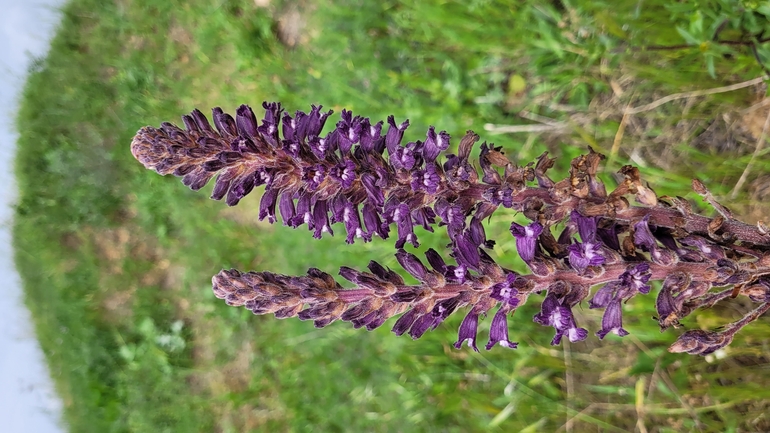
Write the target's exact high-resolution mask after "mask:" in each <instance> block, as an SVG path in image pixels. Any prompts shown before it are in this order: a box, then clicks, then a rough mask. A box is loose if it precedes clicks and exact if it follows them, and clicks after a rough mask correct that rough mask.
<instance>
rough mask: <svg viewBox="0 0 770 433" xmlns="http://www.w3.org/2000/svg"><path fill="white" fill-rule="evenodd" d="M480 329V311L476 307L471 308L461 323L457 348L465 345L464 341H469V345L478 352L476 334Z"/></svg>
mask: <svg viewBox="0 0 770 433" xmlns="http://www.w3.org/2000/svg"><path fill="white" fill-rule="evenodd" d="M478 329H479V313H478V312H476V310H475V309H471V311H469V312H468V314H467V315H466V316H465V319H463V323H461V324H460V330H459V331H458V333H457V342H456V343H455V349H459V348H461V347H462V346H463V343H464V342H466V341H467V342H468V347H470V348H471V349H473V350H474V351H476V352H478V351H479V348H478V347H476V334H477V333H478Z"/></svg>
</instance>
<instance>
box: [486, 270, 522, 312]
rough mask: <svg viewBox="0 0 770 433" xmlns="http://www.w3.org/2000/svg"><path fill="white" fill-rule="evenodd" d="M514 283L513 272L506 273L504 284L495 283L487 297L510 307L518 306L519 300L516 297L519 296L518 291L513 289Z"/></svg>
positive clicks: (514, 276)
mask: <svg viewBox="0 0 770 433" xmlns="http://www.w3.org/2000/svg"><path fill="white" fill-rule="evenodd" d="M515 282H516V274H514V273H513V272H510V273H508V275H507V276H506V281H505V282H503V283H497V284H495V285H494V286H492V287H491V293H490V294H489V297H490V298H492V299H495V300H498V301H500V302H504V303H506V304H508V305H510V306H511V307H516V306H518V305H519V298H518V297H517V295H518V294H519V291H518V290H516V288H515V287H514V283H515Z"/></svg>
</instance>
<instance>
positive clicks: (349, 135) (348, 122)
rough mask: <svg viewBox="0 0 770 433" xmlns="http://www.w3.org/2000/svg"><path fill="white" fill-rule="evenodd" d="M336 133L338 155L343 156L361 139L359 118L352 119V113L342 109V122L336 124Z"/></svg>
mask: <svg viewBox="0 0 770 433" xmlns="http://www.w3.org/2000/svg"><path fill="white" fill-rule="evenodd" d="M337 132H338V133H339V144H338V146H339V149H340V153H341V154H342V155H345V154H347V153H348V152H350V149H351V147H353V145H354V144H356V143H358V140H360V139H361V116H356V117H353V113H352V112H350V111H347V110H344V109H343V110H342V120H340V121H339V122H337Z"/></svg>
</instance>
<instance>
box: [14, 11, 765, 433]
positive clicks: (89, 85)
mask: <svg viewBox="0 0 770 433" xmlns="http://www.w3.org/2000/svg"><path fill="white" fill-rule="evenodd" d="M262 3H265V4H266V5H264V6H259V5H261V4H262ZM668 3H669V2H665V1H662V0H651V1H645V2H636V1H633V2H630V1H626V2H614V1H609V0H607V1H593V2H589V1H577V0H576V1H571V2H570V1H562V2H552V3H549V2H540V1H507V2H503V1H495V0H473V1H469V2H457V3H447V2H443V1H438V0H432V1H426V2H416V1H415V2H410V1H406V0H404V1H397V0H390V1H385V2H375V1H361V0H359V1H355V0H339V1H334V2H311V1H307V2H300V3H299V6H298V5H297V3H296V2H288V1H286V2H283V1H272V2H270V1H255V2H243V3H241V2H234V1H216V2H211V1H198V0H190V1H153V0H133V1H125V0H118V1H115V2H101V1H96V0H72V1H71V3H70V4H69V5H68V6H67V7H66V8H65V9H64V13H63V20H62V25H61V28H60V29H59V32H58V35H57V36H56V38H55V39H54V41H53V44H52V48H51V51H50V53H49V55H48V57H47V58H46V59H42V60H40V61H39V62H37V63H36V65H35V66H34V68H33V70H32V71H31V74H30V77H29V81H28V83H27V86H26V88H25V91H24V95H23V100H22V104H21V110H20V112H19V114H18V128H19V131H20V132H21V138H20V142H19V147H18V150H19V153H18V157H17V162H16V167H17V175H18V179H19V186H20V191H21V193H20V201H19V205H18V210H17V219H16V223H15V228H14V230H15V242H16V252H17V253H16V261H17V264H18V267H19V270H20V272H21V273H22V276H23V279H24V286H25V290H26V300H27V304H28V306H29V308H30V309H31V310H32V313H33V316H34V320H35V324H36V329H37V333H38V336H39V338H40V341H41V345H42V347H43V350H44V352H45V354H46V357H47V360H48V363H49V365H50V368H51V372H52V375H53V378H54V381H55V382H56V386H57V389H58V391H59V394H60V395H61V396H62V398H63V399H64V403H65V419H66V422H67V423H68V425H69V428H70V430H71V431H73V432H99V433H102V432H126V431H137V432H145V431H147V432H185V431H195V432H197V431H219V432H236V431H238V432H241V431H258V430H264V431H310V430H313V431H324V432H326V431H457V432H460V431H477V430H486V429H489V430H493V431H554V430H557V429H559V428H562V430H566V431H586V430H588V429H592V430H601V431H633V430H634V429H635V428H637V429H638V430H639V431H663V432H666V431H668V432H674V431H676V432H678V431H688V430H698V429H700V430H701V431H715V432H716V431H719V432H724V431H757V430H759V431H761V430H770V420H769V419H768V418H767V415H766V413H767V412H768V411H769V410H770V378H769V377H768V371H770V370H769V369H770V363H769V362H770V361H769V360H768V350H767V347H768V344H770V338H769V337H768V335H770V319H768V318H767V317H765V318H763V319H761V320H759V321H758V322H757V323H756V324H754V325H753V326H750V327H749V328H747V329H746V330H745V331H744V332H742V333H741V334H739V336H738V337H737V338H736V341H735V342H734V343H733V344H732V345H731V346H730V347H729V348H728V349H727V350H725V351H724V352H723V353H721V355H724V357H723V358H720V359H717V357H710V358H706V359H703V358H695V357H689V356H682V355H676V356H674V355H671V354H668V353H667V352H666V350H665V348H666V347H667V346H668V345H669V344H670V343H671V342H672V341H673V340H674V338H675V336H676V335H677V331H669V332H667V333H665V334H660V333H659V332H658V327H657V322H656V321H654V320H651V319H650V318H649V317H647V316H640V315H639V314H636V315H634V311H637V312H638V311H642V309H641V307H642V306H643V305H644V310H643V311H651V308H650V304H651V303H653V302H654V298H653V297H652V296H653V295H650V296H648V297H646V298H645V299H642V298H636V299H634V300H633V302H631V303H629V304H628V305H627V306H626V307H625V308H626V313H625V319H626V329H628V330H629V331H630V332H631V333H632V335H630V336H628V337H626V338H624V339H619V338H609V339H608V340H605V341H604V342H602V343H601V344H599V341H598V340H597V339H596V338H593V337H592V338H589V339H588V341H586V342H584V343H580V344H574V345H569V344H567V343H566V342H565V344H567V345H566V346H564V347H561V346H558V347H551V346H549V345H548V343H549V342H550V339H551V334H550V333H551V330H550V329H546V328H542V327H540V326H538V325H536V324H534V323H532V321H531V317H532V315H533V314H534V313H535V311H532V310H531V309H529V310H528V309H523V310H522V311H520V312H519V314H517V318H514V320H512V323H513V324H512V325H511V334H512V336H511V338H512V339H513V340H518V341H520V342H521V345H520V348H519V349H518V350H516V351H508V350H505V349H502V348H498V349H496V350H493V351H491V352H483V353H481V354H475V353H473V352H472V351H469V350H467V349H463V350H461V351H457V350H455V349H453V348H452V347H451V343H453V342H454V341H455V338H456V329H457V326H458V325H459V321H460V320H461V315H460V316H459V317H454V318H452V320H449V321H448V323H446V324H445V325H442V326H441V327H440V328H439V329H437V330H436V331H433V332H430V333H428V335H426V336H425V337H423V338H422V339H421V340H420V341H416V342H414V341H411V340H410V339H408V338H397V337H395V336H393V335H392V334H391V333H390V332H389V328H388V326H387V324H386V326H385V327H383V328H382V329H378V330H376V331H374V332H371V333H368V332H365V331H362V330H353V329H352V328H351V327H350V326H349V325H348V324H344V323H337V324H333V325H331V326H330V327H328V328H326V329H323V330H315V329H314V328H313V326H312V323H309V322H300V321H296V320H291V321H278V320H275V319H273V318H272V317H254V316H251V315H250V314H247V312H245V311H241V310H240V309H235V308H230V307H226V306H225V305H224V304H223V303H222V302H221V301H219V300H217V299H215V298H214V296H213V295H212V294H211V291H210V285H209V280H210V278H211V276H212V275H214V274H215V273H216V272H218V271H219V270H220V269H221V268H223V267H236V268H238V269H244V270H247V269H256V270H265V269H269V270H273V271H276V272H281V273H286V274H300V273H304V272H305V270H306V269H307V268H308V267H310V266H314V267H319V268H322V269H324V270H327V271H329V272H334V270H335V269H336V268H337V267H339V266H341V265H347V266H353V267H357V268H363V267H364V266H366V264H367V263H368V261H369V260H370V259H375V260H378V261H380V262H381V263H385V264H388V265H389V266H392V267H395V268H397V267H398V264H397V263H396V261H395V259H394V257H393V256H392V254H393V248H392V242H391V241H390V240H388V241H381V242H374V243H371V244H366V245H364V244H361V243H356V244H355V245H353V246H347V245H345V244H344V241H343V239H341V238H340V237H339V236H337V237H334V238H325V239H323V240H320V241H316V240H314V239H312V237H311V236H310V234H309V233H306V232H305V231H304V230H299V231H292V230H289V229H286V228H284V227H280V226H270V225H267V224H266V223H261V222H258V221H257V218H256V215H257V212H256V209H257V208H258V200H257V199H256V197H248V198H247V199H245V200H244V202H243V203H241V204H240V205H238V206H237V207H234V208H229V209H228V208H226V206H225V205H224V204H223V203H219V202H214V201H211V200H209V199H208V198H207V193H206V192H210V188H211V186H208V187H207V188H206V189H205V190H204V191H202V192H200V193H194V192H191V191H189V190H188V189H187V188H185V187H184V186H182V185H181V184H180V183H179V181H178V180H177V179H173V178H170V177H169V178H162V177H160V176H157V175H155V174H153V173H150V172H147V171H145V170H144V169H143V168H142V167H141V166H140V164H138V163H137V162H136V161H134V160H133V158H132V157H131V155H130V152H129V148H128V146H129V143H130V141H131V138H132V136H133V134H134V133H135V131H136V130H138V129H139V128H140V127H141V126H144V125H147V124H150V125H154V126H157V125H158V124H160V122H162V121H176V119H179V116H180V115H182V114H184V113H187V112H189V111H191V110H192V109H193V108H196V107H197V108H200V109H201V110H203V111H204V112H205V111H207V110H208V109H209V108H210V107H214V106H222V107H223V108H225V110H226V111H230V112H233V111H234V109H235V107H237V105H238V104H241V103H248V104H250V105H252V106H253V107H255V109H256V108H257V107H259V106H260V104H261V102H262V101H263V100H269V101H281V102H282V103H283V104H284V106H285V107H286V108H287V109H289V110H295V109H300V108H301V109H307V108H308V107H309V104H311V103H316V104H318V103H321V104H324V105H325V107H328V108H333V109H335V111H336V112H337V113H339V111H340V110H341V109H342V108H343V107H345V108H348V109H352V110H354V112H356V113H357V114H362V115H365V116H368V117H371V118H372V119H385V117H386V116H387V115H389V114H394V115H395V116H396V118H397V119H404V118H409V119H410V120H411V122H412V125H413V126H412V127H411V128H410V129H409V130H408V131H407V138H410V139H417V138H422V137H421V136H422V134H423V133H424V131H425V130H426V128H427V126H428V125H436V126H437V127H438V128H440V129H447V130H448V131H449V132H450V133H451V134H452V135H453V136H454V137H459V136H460V135H461V134H462V133H463V132H464V131H465V130H466V129H474V130H475V131H477V132H478V133H479V134H480V135H481V136H482V139H486V140H489V141H494V142H495V143H496V144H497V145H501V146H503V147H504V148H505V149H506V150H507V152H508V153H509V154H513V155H515V156H516V157H517V158H519V159H520V160H521V161H522V163H526V162H528V161H530V160H531V159H532V158H534V157H535V156H537V155H538V154H539V153H541V152H542V151H543V150H545V149H548V150H549V151H550V152H551V153H552V154H554V155H557V156H559V157H560V159H559V162H558V164H560V165H559V167H560V168H557V169H555V170H562V172H563V170H565V168H566V167H567V166H568V162H569V160H570V158H571V157H573V156H575V155H577V154H579V153H581V152H582V151H583V150H584V149H585V148H586V146H588V145H590V146H593V147H594V148H595V149H597V150H599V151H601V152H603V153H605V154H606V155H608V156H609V158H608V159H609V161H608V168H607V175H606V179H607V180H608V183H609V184H612V181H611V173H613V172H615V171H617V169H618V168H620V166H621V165H622V164H625V163H628V162H629V161H633V163H634V164H637V165H640V166H642V172H643V174H644V175H645V177H646V178H647V180H648V181H650V182H651V184H652V186H653V187H655V189H656V191H657V192H658V193H664V194H671V195H685V194H686V193H687V191H688V190H689V179H690V178H691V177H693V176H698V177H699V178H701V179H702V180H703V181H704V182H705V183H706V184H707V185H708V186H709V187H711V188H712V191H713V192H714V193H715V194H718V195H719V196H722V197H727V196H729V194H730V193H731V190H732V189H733V187H734V186H735V185H736V183H739V188H738V191H737V192H738V194H737V195H736V196H735V197H734V198H730V199H727V200H724V201H725V202H726V203H727V204H733V205H735V206H734V208H735V210H736V211H737V212H738V213H739V214H741V215H742V216H743V217H745V218H746V219H748V220H750V221H756V220H757V219H759V218H760V217H761V216H762V215H768V212H769V211H770V208H768V205H767V203H768V198H770V158H767V152H768V149H770V146H767V145H764V146H757V142H758V140H759V135H760V133H761V131H762V126H763V125H764V123H765V118H766V117H767V115H768V105H767V104H764V105H757V104H758V103H760V102H761V101H765V102H766V101H767V99H764V98H765V94H766V86H763V85H754V86H749V87H745V88H742V89H739V90H735V91H732V92H720V93H716V94H713V95H709V96H696V97H689V98H683V99H678V100H675V101H673V102H670V103H668V104H664V105H661V106H659V107H657V108H655V109H651V110H648V111H642V112H639V113H637V114H634V115H629V116H625V118H624V116H623V112H624V110H625V109H626V107H638V106H642V105H644V104H646V103H650V102H652V101H654V100H656V99H658V98H660V97H663V96H665V95H668V94H673V93H677V92H686V91H692V90H697V89H708V88H715V87H719V86H724V85H729V84H733V83H738V82H744V81H747V80H750V79H752V78H755V77H758V76H761V75H763V73H764V72H763V71H764V69H763V67H762V66H761V65H760V63H759V62H758V61H757V59H760V60H762V61H764V63H765V65H767V64H768V63H769V62H770V49H769V48H768V45H770V44H768V43H766V42H763V40H762V38H763V37H765V36H766V35H767V33H768V32H770V28H768V25H767V18H768V17H770V8H769V7H768V6H767V5H766V3H764V2H748V1H744V2H742V3H741V2H737V1H730V0H719V1H717V0H712V1H701V2H683V3H677V4H676V7H675V8H674V7H668V6H665V5H666V4H668ZM741 4H742V5H743V6H744V7H745V8H746V9H744V10H742V9H741V8H740V7H739V6H740V5H741ZM763 26H764V27H763ZM762 32H764V36H763V34H762ZM719 41H738V42H740V43H737V44H729V43H728V44H725V43H722V42H719ZM681 45H688V46H681ZM752 47H755V48H754V49H753V48H752ZM755 51H756V53H755ZM335 116H336V115H335ZM540 116H543V117H546V118H548V119H549V120H548V119H546V120H543V119H542V117H540ZM333 119H335V121H336V119H337V118H336V117H333ZM527 119H530V120H527ZM531 119H535V120H531ZM179 123H181V122H179ZM485 124H495V125H510V124H519V125H521V124H537V125H553V124H556V125H557V126H554V127H553V128H552V129H551V130H550V131H546V132H542V133H537V134H520V133H518V134H507V135H505V134H503V135H496V134H493V132H492V131H485ZM749 164H752V165H751V168H750V170H749V171H748V175H747V177H746V180H745V181H739V179H740V178H741V174H742V173H743V172H744V170H745V169H746V167H747V166H748V165H749ZM687 197H688V198H691V199H695V197H696V196H695V195H694V194H690V195H688V196H687ZM703 210H704V211H709V210H708V209H706V208H705V207H704V208H703ZM511 218H513V216H512V215H510V214H507V215H503V214H500V215H496V216H495V219H494V221H493V222H496V224H494V227H493V228H492V229H491V230H489V231H488V235H489V236H490V238H494V239H496V240H498V246H497V247H496V253H497V257H498V258H499V260H500V261H501V262H503V263H507V264H508V265H509V266H518V265H520V263H518V262H517V260H514V259H513V258H511V257H512V256H514V255H515V254H514V252H515V249H514V243H513V239H512V237H511V236H510V234H508V233H507V227H508V222H509V221H510V219H511ZM422 239H424V240H427V239H428V237H425V236H423V237H422ZM443 242H444V241H443V240H441V239H433V240H432V241H430V243H432V245H425V247H429V246H440V245H442V243H443ZM421 249H422V247H421ZM733 308H734V309H727V308H723V309H719V310H715V311H713V312H710V313H709V312H706V313H705V314H701V315H699V316H698V320H697V321H696V320H695V319H690V320H689V321H688V322H687V323H686V326H688V327H692V328H697V327H699V326H708V327H710V328H713V327H714V326H718V324H720V323H727V322H728V320H725V319H724V318H723V317H725V316H727V317H729V318H730V319H734V318H736V317H739V316H740V315H741V313H742V312H745V311H748V309H749V306H748V305H735V304H734V306H733ZM594 313H595V312H594V311H589V310H588V309H587V308H586V309H584V310H583V311H582V312H578V314H579V315H580V317H578V319H579V320H582V321H584V322H585V321H588V322H593V325H592V326H590V327H589V328H590V329H598V327H597V326H595V324H596V323H597V322H598V321H599V320H600V318H601V317H600V313H598V314H594ZM645 314H646V313H645ZM390 325H391V326H392V323H390ZM645 427H646V428H645Z"/></svg>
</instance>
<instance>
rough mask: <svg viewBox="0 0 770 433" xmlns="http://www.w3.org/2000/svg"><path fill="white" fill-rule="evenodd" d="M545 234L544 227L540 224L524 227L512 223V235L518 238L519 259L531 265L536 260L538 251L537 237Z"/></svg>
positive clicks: (534, 223) (535, 223)
mask: <svg viewBox="0 0 770 433" xmlns="http://www.w3.org/2000/svg"><path fill="white" fill-rule="evenodd" d="M542 232H543V226H542V225H541V224H540V223H538V222H533V223H532V224H530V225H528V226H527V227H524V226H522V225H519V224H516V223H515V222H514V223H511V234H513V236H514V237H515V238H516V250H518V252H519V257H521V259H522V260H524V261H525V262H527V263H529V262H531V261H532V259H534V258H535V251H536V249H537V237H538V236H540V233H542Z"/></svg>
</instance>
